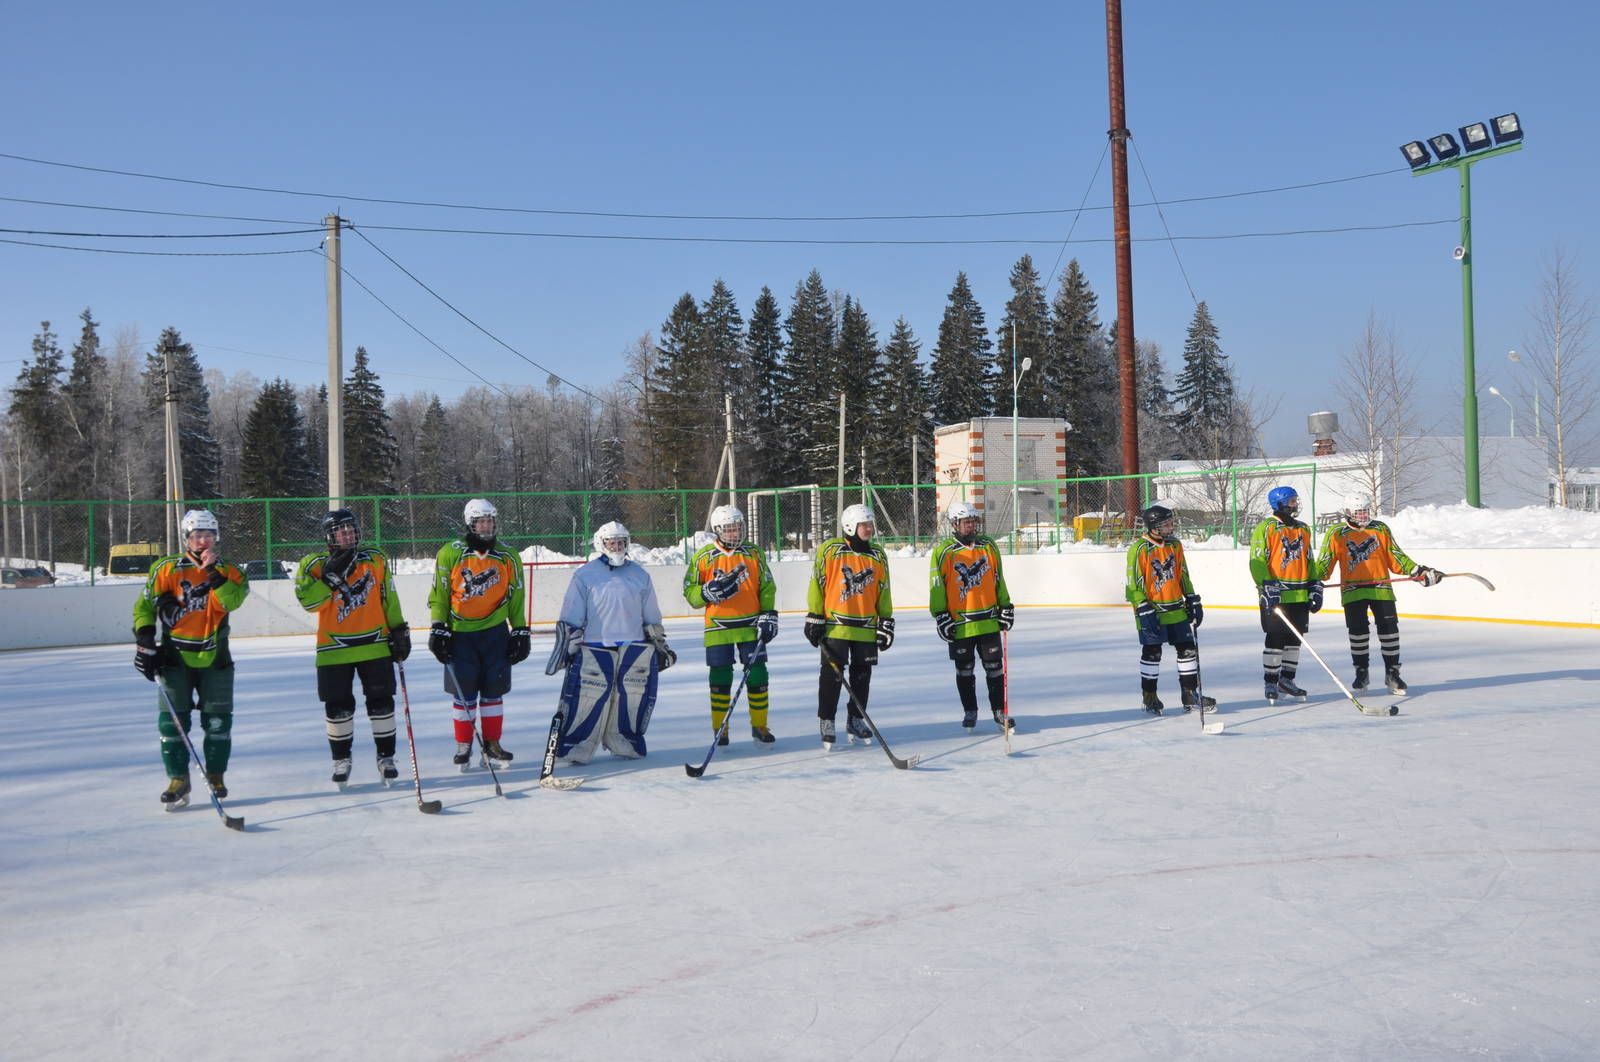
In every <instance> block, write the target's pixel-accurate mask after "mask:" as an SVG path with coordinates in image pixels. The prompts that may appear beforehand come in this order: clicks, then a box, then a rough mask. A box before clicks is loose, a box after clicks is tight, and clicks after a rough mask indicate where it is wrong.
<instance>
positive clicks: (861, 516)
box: [839, 503, 878, 538]
mask: <svg viewBox="0 0 1600 1062" xmlns="http://www.w3.org/2000/svg"><path fill="white" fill-rule="evenodd" d="M862 524H871V525H872V529H873V531H876V530H877V529H878V518H877V517H876V516H874V515H873V513H872V506H870V505H861V504H859V503H857V504H855V505H850V506H846V507H845V510H844V512H842V513H840V514H839V526H840V527H842V528H844V533H845V534H847V535H854V534H856V529H857V528H859V527H860V526H861V525H862ZM871 535H872V532H871V531H869V532H867V534H866V535H865V536H861V537H866V538H870V537H871Z"/></svg>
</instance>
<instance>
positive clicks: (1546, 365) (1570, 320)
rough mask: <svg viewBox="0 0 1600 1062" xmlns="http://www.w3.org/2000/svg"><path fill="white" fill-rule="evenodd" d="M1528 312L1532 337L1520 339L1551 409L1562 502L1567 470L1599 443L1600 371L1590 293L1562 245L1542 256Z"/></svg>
mask: <svg viewBox="0 0 1600 1062" xmlns="http://www.w3.org/2000/svg"><path fill="white" fill-rule="evenodd" d="M1531 316H1532V318H1533V338H1532V339H1531V340H1524V341H1523V347H1522V350H1523V356H1524V357H1525V358H1526V359H1527V364H1528V365H1529V366H1530V367H1531V368H1532V369H1533V377H1534V384H1533V386H1534V389H1535V390H1534V395H1535V396H1536V401H1542V403H1543V405H1544V407H1545V409H1546V410H1548V411H1549V421H1550V433H1551V443H1552V445H1553V451H1552V453H1551V457H1552V459H1553V460H1554V462H1555V476H1556V503H1557V504H1558V505H1562V506H1565V505H1566V504H1567V474H1568V472H1569V471H1570V470H1571V469H1572V467H1573V465H1574V464H1575V463H1577V462H1578V461H1581V460H1584V459H1586V457H1592V456H1593V454H1594V451H1595V447H1596V443H1597V442H1600V423H1597V417H1596V415H1595V414H1596V407H1597V405H1600V376H1597V373H1596V365H1595V360H1594V350H1593V349H1592V348H1591V346H1590V329H1591V327H1592V326H1593V324H1594V316H1595V302H1594V296H1593V295H1592V294H1590V293H1589V292H1587V291H1585V290H1583V288H1582V286H1581V284H1580V282H1579V279H1578V276H1577V271H1576V266H1575V264H1574V262H1573V259H1572V256H1571V255H1570V254H1569V253H1568V252H1566V251H1565V250H1564V249H1562V248H1560V247H1557V248H1556V249H1555V251H1554V252H1552V253H1551V255H1550V256H1549V257H1548V258H1546V259H1545V262H1544V276H1543V277H1542V278H1541V280H1540V284H1539V301H1538V303H1537V304H1536V305H1535V306H1534V307H1533V309H1532V311H1531Z"/></svg>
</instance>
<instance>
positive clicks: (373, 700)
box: [294, 509, 411, 789]
mask: <svg viewBox="0 0 1600 1062" xmlns="http://www.w3.org/2000/svg"><path fill="white" fill-rule="evenodd" d="M322 536H323V538H324V539H325V540H326V541H327V543H328V549H327V552H325V553H313V554H311V555H309V556H307V557H306V558H304V559H303V560H301V562H300V567H299V568H298V569H297V570H296V572H295V578H294V592H295V597H297V598H299V600H300V607H302V608H304V609H305V610H306V611H307V612H315V613H316V614H317V697H318V699H320V700H321V701H322V705H323V721H324V723H325V726H326V729H327V734H328V751H329V752H330V753H331V754H332V756H333V781H334V784H335V785H337V786H339V788H341V789H343V788H344V786H345V783H346V782H348V781H349V780H350V762H351V761H350V749H351V746H352V744H353V743H354V737H355V714H356V699H355V694H354V688H355V680H356V678H357V677H359V678H360V679H361V691H362V693H363V694H364V695H365V697H366V701H367V720H368V721H369V722H370V723H371V724H372V740H373V744H374V745H376V746H377V751H378V777H379V778H380V779H381V780H382V781H383V784H384V785H390V784H392V783H393V782H394V780H395V779H396V778H398V777H399V776H400V772H399V770H398V769H397V768H396V767H395V763H394V746H395V729H394V685H395V683H394V665H393V663H392V662H391V661H394V660H404V659H405V658H406V657H408V656H410V655H411V629H410V628H409V627H407V626H406V619H405V616H404V615H402V614H401V612H400V597H399V595H397V594H396V593H395V592H394V574H393V572H392V571H391V570H390V568H389V558H388V557H386V556H385V555H384V554H383V552H382V551H381V550H379V549H376V548H373V547H370V546H368V547H365V548H363V547H362V546H361V524H360V522H359V521H358V520H357V519H356V514H355V513H353V512H351V511H350V510H349V509H334V510H332V511H331V512H329V513H328V515H327V516H324V517H323V518H322Z"/></svg>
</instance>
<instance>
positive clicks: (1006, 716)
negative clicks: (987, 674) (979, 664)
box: [1000, 630, 1013, 756]
mask: <svg viewBox="0 0 1600 1062" xmlns="http://www.w3.org/2000/svg"><path fill="white" fill-rule="evenodd" d="M1010 635H1011V632H1010V631H1008V630H1002V631H1001V632H1000V683H1001V686H1000V689H1001V691H1002V692H1001V698H1000V732H1001V733H1002V734H1004V735H1005V739H1006V755H1007V756H1009V755H1011V727H1012V725H1013V724H1012V722H1011V637H1010Z"/></svg>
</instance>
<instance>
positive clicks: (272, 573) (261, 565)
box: [244, 560, 294, 582]
mask: <svg viewBox="0 0 1600 1062" xmlns="http://www.w3.org/2000/svg"><path fill="white" fill-rule="evenodd" d="M244 574H245V578H246V579H249V580H250V581H251V582H255V581H256V580H257V579H293V578H294V571H293V570H292V569H291V568H290V567H289V566H288V565H287V564H285V563H283V561H277V560H275V561H273V562H272V563H271V564H268V563H267V562H266V561H264V560H253V561H246V562H245V565H244Z"/></svg>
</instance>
